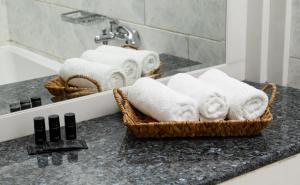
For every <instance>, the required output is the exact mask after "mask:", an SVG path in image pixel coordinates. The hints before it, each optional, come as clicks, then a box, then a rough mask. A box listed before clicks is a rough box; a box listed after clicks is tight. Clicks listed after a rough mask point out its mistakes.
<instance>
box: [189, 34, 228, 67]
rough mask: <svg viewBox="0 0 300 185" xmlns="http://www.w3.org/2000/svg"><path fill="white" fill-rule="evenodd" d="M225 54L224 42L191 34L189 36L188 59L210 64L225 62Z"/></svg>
mask: <svg viewBox="0 0 300 185" xmlns="http://www.w3.org/2000/svg"><path fill="white" fill-rule="evenodd" d="M225 56H226V44H225V42H219V41H213V40H208V39H203V38H199V37H192V36H191V37H190V38H189V59H191V60H193V61H199V62H201V63H205V64H209V65H210V66H212V65H218V64H223V63H225V62H226V57H225Z"/></svg>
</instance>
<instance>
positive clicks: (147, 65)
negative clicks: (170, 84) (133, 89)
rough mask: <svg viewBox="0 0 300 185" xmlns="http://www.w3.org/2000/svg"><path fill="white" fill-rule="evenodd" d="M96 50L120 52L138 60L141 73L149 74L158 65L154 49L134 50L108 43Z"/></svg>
mask: <svg viewBox="0 0 300 185" xmlns="http://www.w3.org/2000/svg"><path fill="white" fill-rule="evenodd" d="M97 50H98V51H101V52H111V53H120V54H124V55H126V56H128V57H131V58H132V59H134V60H135V61H136V62H138V64H139V65H140V67H141V70H142V74H143V75H147V74H149V73H150V72H152V71H154V70H156V69H158V68H159V66H160V59H159V55H158V54H157V53H156V52H154V51H148V50H134V49H127V48H122V47H117V46H108V45H102V46H100V47H98V48H97Z"/></svg>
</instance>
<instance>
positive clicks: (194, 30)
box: [0, 0, 227, 115]
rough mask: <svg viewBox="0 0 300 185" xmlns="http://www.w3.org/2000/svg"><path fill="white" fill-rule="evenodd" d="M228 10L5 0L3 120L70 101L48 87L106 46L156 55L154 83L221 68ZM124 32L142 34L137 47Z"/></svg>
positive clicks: (207, 5)
mask: <svg viewBox="0 0 300 185" xmlns="http://www.w3.org/2000/svg"><path fill="white" fill-rule="evenodd" d="M226 8H227V1H226V0H190V1H181V0H125V1H117V0H116V1H115V0H114V1H102V0H90V1H85V0H78V1H65V0H58V1H53V0H43V1H38V0H0V115H4V114H8V113H10V112H11V108H12V109H13V111H15V110H18V109H19V108H18V106H19V105H20V101H22V105H23V106H24V105H25V108H24V109H26V108H29V107H28V104H30V105H29V106H32V104H35V105H36V106H39V98H41V105H47V104H51V103H55V102H58V101H63V100H68V99H69V98H68V97H66V96H54V95H53V92H52V94H51V93H50V92H49V91H48V90H47V89H46V88H45V84H47V82H49V80H51V79H53V78H54V77H56V76H57V75H59V69H60V68H61V66H62V64H63V62H64V61H65V60H66V59H69V58H79V57H80V56H81V55H82V53H83V52H85V51H86V50H94V49H96V48H98V47H99V46H101V45H103V44H108V45H114V46H121V45H124V44H137V45H136V46H138V49H139V50H150V51H155V52H157V53H158V54H159V56H160V61H161V65H160V67H159V70H156V71H155V73H154V74H151V75H154V76H152V77H156V78H164V77H167V76H170V75H173V74H176V73H180V72H189V71H194V70H198V69H201V68H206V67H209V66H214V65H219V64H223V63H225V62H226V15H227V11H226ZM78 10H82V11H78ZM72 13H73V14H72ZM112 27H113V28H118V29H112ZM127 29H129V30H130V31H137V33H138V38H137V37H136V36H135V35H133V36H134V37H133V38H135V39H134V42H132V40H128V39H127V38H125V36H128V33H127V32H126V31H128V30H127ZM103 30H105V31H103ZM124 31H125V32H124ZM110 32H112V33H113V34H114V35H113V36H112V37H109V36H111V35H110V34H111V33H110ZM122 34H123V35H122ZM96 36H98V37H96ZM95 37H96V38H95ZM126 39H127V40H126ZM95 40H96V41H97V43H96V42H95ZM149 75H150V74H149ZM52 85H54V86H55V85H57V86H59V84H55V83H54V84H52ZM58 90H59V89H58ZM78 98H80V97H78ZM30 99H32V102H33V103H32V102H31V100H30Z"/></svg>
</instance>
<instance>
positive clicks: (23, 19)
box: [8, 0, 103, 59]
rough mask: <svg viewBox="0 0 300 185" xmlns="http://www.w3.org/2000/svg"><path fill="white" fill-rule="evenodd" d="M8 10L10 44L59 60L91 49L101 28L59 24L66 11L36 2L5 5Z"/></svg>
mask: <svg viewBox="0 0 300 185" xmlns="http://www.w3.org/2000/svg"><path fill="white" fill-rule="evenodd" d="M15 4H17V5H18V6H15ZM8 8H9V10H10V11H9V13H8V19H9V23H10V30H11V37H12V40H14V41H15V42H18V43H21V44H23V45H25V46H29V47H31V48H34V49H38V50H41V51H44V52H46V53H48V54H51V55H54V56H57V57H60V58H63V59H64V58H70V57H78V56H79V55H80V54H81V53H82V52H83V51H84V50H86V49H89V48H95V47H96V45H95V44H94V36H95V35H96V34H98V33H99V32H100V30H101V29H102V27H103V25H102V26H101V25H95V26H92V25H91V26H81V25H75V24H71V23H67V22H63V21H62V20H61V18H60V14H61V13H63V12H67V11H70V9H68V8H64V7H59V6H55V5H50V4H46V3H41V2H39V1H33V0H14V1H9V3H8ZM24 11H25V12H24ZM15 12H19V13H15ZM28 12H30V13H28Z"/></svg>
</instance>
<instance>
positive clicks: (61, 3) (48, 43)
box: [8, 0, 225, 65]
mask: <svg viewBox="0 0 300 185" xmlns="http://www.w3.org/2000/svg"><path fill="white" fill-rule="evenodd" d="M92 1H95V2H99V0H97V1H96V0H87V1H86V3H87V4H89V3H91V2H92ZM82 2H83V1H80V0H73V1H72V3H71V2H70V1H67V0H51V1H50V0H9V1H8V9H9V13H8V19H9V23H10V30H11V37H12V40H13V41H15V42H17V43H21V44H22V45H25V46H27V47H30V48H33V49H36V50H39V51H41V52H45V53H47V54H49V55H51V56H55V57H58V58H60V59H61V60H63V59H66V58H71V57H78V56H80V54H81V53H82V52H83V51H85V50H87V49H94V48H96V47H97V46H98V45H96V44H95V43H94V37H95V35H98V34H99V33H100V32H101V30H102V29H104V28H105V27H107V26H108V23H107V22H104V23H101V24H97V25H89V26H82V25H77V24H71V23H68V22H63V21H62V20H61V17H60V15H61V14H62V13H64V12H68V11H72V10H74V9H73V8H74V7H75V8H76V6H78V7H80V6H81V3H82ZM100 2H101V1H100ZM16 5H17V6H16ZM71 5H72V7H73V8H70V7H71ZM85 6H91V5H85ZM114 11H115V10H114ZM15 12H19V13H15ZM121 23H123V24H126V25H129V26H130V27H132V28H134V29H136V30H138V31H139V33H140V36H141V40H142V46H141V48H142V49H149V50H154V51H157V52H159V53H166V54H171V55H175V56H178V57H182V58H189V57H190V58H191V59H192V60H200V62H204V63H209V62H211V64H213V65H214V64H219V63H223V62H225V43H224V42H218V41H213V40H209V39H203V38H199V37H192V36H191V37H189V36H188V35H186V34H181V33H176V32H171V31H167V30H163V29H158V28H153V27H150V26H147V25H142V24H136V23H130V22H128V21H121ZM224 34H225V32H224ZM110 44H115V43H114V42H111V43H110ZM118 44H120V43H118ZM213 50H215V51H213ZM189 53H190V56H189ZM214 57H215V58H214ZM222 57H223V58H222Z"/></svg>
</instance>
